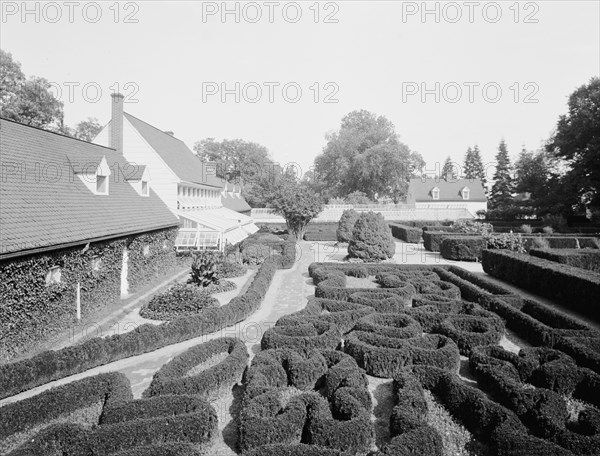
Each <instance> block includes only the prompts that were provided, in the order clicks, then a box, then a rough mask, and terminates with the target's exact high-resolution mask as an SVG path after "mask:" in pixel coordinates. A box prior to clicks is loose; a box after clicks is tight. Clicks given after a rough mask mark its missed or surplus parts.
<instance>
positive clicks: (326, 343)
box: [260, 320, 342, 352]
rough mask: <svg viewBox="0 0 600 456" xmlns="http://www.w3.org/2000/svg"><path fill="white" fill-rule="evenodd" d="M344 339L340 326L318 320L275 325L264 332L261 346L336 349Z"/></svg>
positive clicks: (306, 349)
mask: <svg viewBox="0 0 600 456" xmlns="http://www.w3.org/2000/svg"><path fill="white" fill-rule="evenodd" d="M341 340H342V335H341V333H340V331H339V328H338V327H337V326H335V325H333V324H330V323H325V322H321V321H318V320H315V321H312V322H311V323H305V324H296V325H292V326H274V327H273V328H269V329H268V330H266V331H265V333H264V334H263V337H262V339H261V342H260V346H261V348H262V349H263V350H267V349H270V348H290V349H294V350H296V351H299V352H306V351H308V350H313V349H319V348H321V349H336V348H337V346H338V345H339V344H340V342H341Z"/></svg>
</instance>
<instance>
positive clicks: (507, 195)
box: [489, 139, 513, 209]
mask: <svg viewBox="0 0 600 456" xmlns="http://www.w3.org/2000/svg"><path fill="white" fill-rule="evenodd" d="M510 171H511V165H510V157H509V156H508V149H507V148H506V143H505V142H504V139H502V140H501V141H500V145H499V146H498V153H497V154H496V172H495V173H494V185H493V186H492V192H491V194H490V200H489V203H490V208H491V209H497V208H499V207H505V206H508V205H510V203H511V202H512V191H513V181H512V177H511V175H510Z"/></svg>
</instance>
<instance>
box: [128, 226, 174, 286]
mask: <svg viewBox="0 0 600 456" xmlns="http://www.w3.org/2000/svg"><path fill="white" fill-rule="evenodd" d="M177 231H178V228H171V229H167V230H160V231H153V232H150V233H144V234H141V235H139V236H135V237H131V238H129V239H128V240H127V242H128V244H127V249H128V251H129V267H128V271H127V276H128V280H129V292H130V293H133V292H136V291H138V290H140V289H141V288H143V287H144V286H145V285H147V284H149V283H150V282H152V281H155V280H156V279H158V278H159V277H162V276H164V275H165V274H166V273H168V272H170V271H172V270H173V269H175V267H176V265H177V260H176V257H175V238H176V237H177ZM145 248H146V251H147V252H148V253H147V254H146V253H145V252H144V249H145Z"/></svg>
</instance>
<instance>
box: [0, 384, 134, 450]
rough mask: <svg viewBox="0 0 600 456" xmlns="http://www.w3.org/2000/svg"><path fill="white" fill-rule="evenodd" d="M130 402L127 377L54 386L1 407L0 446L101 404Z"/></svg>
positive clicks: (107, 405) (106, 405) (110, 404)
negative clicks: (50, 422)
mask: <svg viewBox="0 0 600 456" xmlns="http://www.w3.org/2000/svg"><path fill="white" fill-rule="evenodd" d="M132 398H133V396H132V394H131V386H130V384H129V380H128V379H127V377H126V376H125V375H123V374H121V373H117V372H109V373H107V374H98V375H95V376H93V377H86V378H84V379H82V380H78V381H75V382H72V383H68V384H66V385H61V386H56V387H54V388H50V389H49V390H46V391H43V392H41V393H40V394H37V395H35V396H32V397H29V398H27V399H23V400H21V401H18V402H13V403H10V404H8V405H4V406H3V407H2V408H1V409H0V411H1V413H0V442H1V441H2V440H4V439H6V438H7V437H9V436H11V435H13V434H15V433H22V432H27V431H28V430H30V429H32V428H34V427H36V426H39V425H41V424H43V423H46V422H49V421H53V420H60V419H61V417H66V416H68V415H69V414H71V413H73V412H75V411H77V410H80V409H83V408H86V407H89V406H91V405H94V404H97V403H98V402H102V404H103V405H104V406H105V407H109V406H112V405H113V404H119V403H122V402H126V401H129V400H131V399H132Z"/></svg>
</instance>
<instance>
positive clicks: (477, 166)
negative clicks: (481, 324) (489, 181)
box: [463, 144, 486, 185]
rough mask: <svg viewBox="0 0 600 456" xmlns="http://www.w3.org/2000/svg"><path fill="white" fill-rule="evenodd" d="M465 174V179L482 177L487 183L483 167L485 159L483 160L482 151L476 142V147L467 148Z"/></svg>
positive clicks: (482, 180)
mask: <svg viewBox="0 0 600 456" xmlns="http://www.w3.org/2000/svg"><path fill="white" fill-rule="evenodd" d="M463 174H464V178H465V179H477V178H479V179H481V182H482V183H483V184H484V185H485V183H486V178H485V170H484V168H483V161H482V160H481V153H480V152H479V147H478V146H477V144H475V147H474V148H473V149H471V148H470V147H469V148H468V149H467V153H466V155H465V163H464V169H463Z"/></svg>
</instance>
